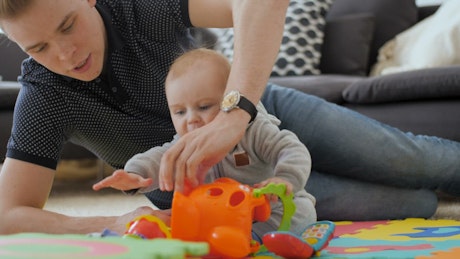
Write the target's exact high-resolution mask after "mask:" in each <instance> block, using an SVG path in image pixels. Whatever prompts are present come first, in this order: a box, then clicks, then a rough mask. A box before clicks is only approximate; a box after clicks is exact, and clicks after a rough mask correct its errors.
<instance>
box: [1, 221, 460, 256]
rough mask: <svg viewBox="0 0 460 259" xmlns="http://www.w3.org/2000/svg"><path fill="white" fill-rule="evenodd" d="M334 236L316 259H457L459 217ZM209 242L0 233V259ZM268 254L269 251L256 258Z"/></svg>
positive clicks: (345, 230) (202, 247)
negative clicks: (457, 219) (2, 234)
mask: <svg viewBox="0 0 460 259" xmlns="http://www.w3.org/2000/svg"><path fill="white" fill-rule="evenodd" d="M335 225H336V228H335V237H334V238H333V239H332V240H331V241H330V243H329V246H328V247H327V248H326V249H324V250H322V251H321V252H320V254H319V255H316V256H315V257H314V258H336V259H348V258H353V259H355V258H356V259H359V258H369V259H370V258H401V259H406V258H414V259H428V258H437V259H447V258H449V259H450V258H451V259H459V258H460V221H455V220H425V219H405V220H388V221H370V222H345V221H341V222H335ZM207 249H208V248H207V246H206V243H200V242H182V241H179V240H171V239H153V240H142V239H123V238H120V237H104V238H96V237H89V236H85V235H47V234H27V233H26V234H16V235H6V236H0V258H2V259H3V258H28V259H29V258H34V259H35V258H37V259H41V258H47V259H54V258H66V259H68V258H70V259H72V258H105V259H115V258H117V259H118V258H120V259H121V258H126V259H144V258H145V259H150V258H155V259H163V258H164V259H175V258H199V257H202V256H204V255H206V253H207V251H208V250H207ZM257 257H258V258H260V259H262V258H270V256H268V255H263V256H256V258H257Z"/></svg>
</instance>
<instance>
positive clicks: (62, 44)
mask: <svg viewBox="0 0 460 259" xmlns="http://www.w3.org/2000/svg"><path fill="white" fill-rule="evenodd" d="M95 4H96V0H35V1H34V3H32V4H31V6H29V7H28V8H27V9H26V10H25V12H24V13H22V14H21V15H19V16H18V17H15V18H13V19H8V20H4V21H2V27H3V30H4V31H5V33H6V34H7V35H8V37H9V38H10V39H11V40H13V41H15V42H16V43H17V44H18V45H19V46H20V47H21V48H22V49H23V50H24V51H25V52H27V54H29V55H30V56H31V57H32V58H33V59H34V60H36V61H37V62H38V63H40V64H42V65H43V66H45V67H46V68H48V69H49V70H51V71H53V72H55V73H57V74H61V75H65V76H68V77H72V78H75V79H79V80H82V81H91V80H93V79H95V78H97V77H98V76H99V75H100V73H101V71H102V69H103V65H104V58H105V57H104V56H105V49H106V33H105V27H104V24H103V21H102V18H101V16H100V15H99V13H98V12H97V10H96V8H95Z"/></svg>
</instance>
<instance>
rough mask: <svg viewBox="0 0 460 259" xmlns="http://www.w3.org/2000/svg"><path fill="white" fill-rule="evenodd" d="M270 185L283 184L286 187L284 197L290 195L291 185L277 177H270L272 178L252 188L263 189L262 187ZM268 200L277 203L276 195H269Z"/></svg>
mask: <svg viewBox="0 0 460 259" xmlns="http://www.w3.org/2000/svg"><path fill="white" fill-rule="evenodd" d="M270 183H274V184H284V185H286V195H289V194H291V193H292V184H291V183H290V182H288V181H286V180H284V179H282V178H279V177H272V178H268V179H267V180H265V181H262V182H260V183H256V184H254V188H261V187H264V186H267V185H268V184H270ZM268 199H269V200H270V201H272V202H277V201H278V196H276V195H269V196H268Z"/></svg>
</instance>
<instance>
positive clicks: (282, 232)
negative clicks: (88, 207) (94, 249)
mask: <svg viewBox="0 0 460 259" xmlns="http://www.w3.org/2000/svg"><path fill="white" fill-rule="evenodd" d="M285 193H286V186H285V185H283V184H278V185H275V184H269V185H267V186H265V187H262V188H256V189H253V188H251V187H249V186H248V185H245V184H241V183H239V182H237V181H235V180H233V179H230V178H219V179H217V180H215V181H214V182H213V183H209V184H204V185H201V186H198V187H196V188H195V189H193V190H191V191H190V192H188V193H186V194H183V193H179V192H175V193H174V197H173V202H172V213H171V226H170V228H168V227H167V226H166V225H165V224H164V223H163V222H162V221H161V220H160V219H158V218H156V217H154V216H151V215H145V216H140V217H137V218H136V219H134V220H133V221H132V222H130V223H129V224H128V225H127V231H126V232H125V235H124V236H125V237H134V238H143V239H154V238H173V239H178V240H182V241H192V242H202V243H207V244H208V245H209V253H208V254H207V255H208V256H209V257H218V258H244V257H246V256H248V255H250V254H259V253H264V252H267V251H268V252H270V251H269V250H271V249H267V248H266V247H265V246H264V245H260V244H259V243H258V242H257V241H255V240H253V239H252V232H251V230H252V224H253V222H254V221H266V220H268V218H269V217H270V214H271V208H270V203H269V201H268V199H267V198H266V196H265V195H264V194H275V195H278V197H279V198H280V199H281V201H282V203H283V208H284V212H283V217H282V220H281V223H280V226H279V227H278V230H277V232H274V233H275V234H273V233H270V234H269V236H268V235H267V237H264V239H267V244H270V248H273V250H275V251H280V255H292V254H294V256H288V257H291V258H309V257H310V255H311V253H310V252H309V253H308V256H302V257H299V256H298V253H297V252H293V251H292V250H293V249H292V248H291V247H289V246H286V241H287V240H288V239H289V240H291V241H292V240H293V239H296V241H298V242H295V244H296V247H294V250H295V251H300V250H299V249H298V247H300V248H301V250H302V249H304V247H307V248H309V251H310V250H311V251H313V250H312V249H310V245H307V244H306V243H305V242H303V241H302V240H301V238H300V237H294V236H292V235H291V234H290V233H289V232H288V230H289V229H290V226H291V218H292V215H293V214H294V213H295V204H294V202H293V200H292V199H293V194H290V195H286V194H285ZM291 241H289V242H288V243H293V242H291ZM283 244H284V245H283ZM293 244H294V243H293ZM284 247H287V248H288V249H287V250H288V251H285V250H286V249H284Z"/></svg>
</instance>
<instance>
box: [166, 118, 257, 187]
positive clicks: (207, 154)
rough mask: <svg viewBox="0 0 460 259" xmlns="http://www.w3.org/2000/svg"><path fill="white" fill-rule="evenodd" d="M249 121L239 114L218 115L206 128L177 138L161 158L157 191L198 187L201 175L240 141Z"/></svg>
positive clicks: (202, 177) (202, 176)
mask: <svg viewBox="0 0 460 259" xmlns="http://www.w3.org/2000/svg"><path fill="white" fill-rule="evenodd" d="M249 119H250V116H249V114H248V113H247V112H245V111H243V110H238V109H237V110H235V111H232V112H230V113H223V112H221V113H219V115H217V116H216V118H215V119H214V120H213V121H212V122H210V123H209V124H207V125H205V126H203V127H201V128H198V129H195V130H193V131H191V132H188V133H187V134H185V135H184V136H181V138H180V139H179V140H178V141H177V142H176V143H175V144H174V145H173V146H172V147H170V148H169V150H168V151H167V152H166V153H164V154H163V157H162V158H161V164H160V174H159V186H160V189H161V190H167V191H172V190H173V189H174V190H175V191H180V192H183V190H184V189H183V188H184V182H187V183H188V184H189V185H191V187H196V186H198V185H199V182H200V180H202V179H204V174H205V173H206V172H207V171H208V170H209V169H210V168H211V167H212V166H213V165H215V164H216V163H218V162H219V161H221V160H222V159H223V158H224V157H225V156H226V155H227V153H228V152H229V151H230V150H231V149H232V148H234V147H235V145H236V144H237V143H238V142H239V141H240V140H241V138H242V137H243V134H244V132H245V130H246V127H247V125H248V122H249Z"/></svg>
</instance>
